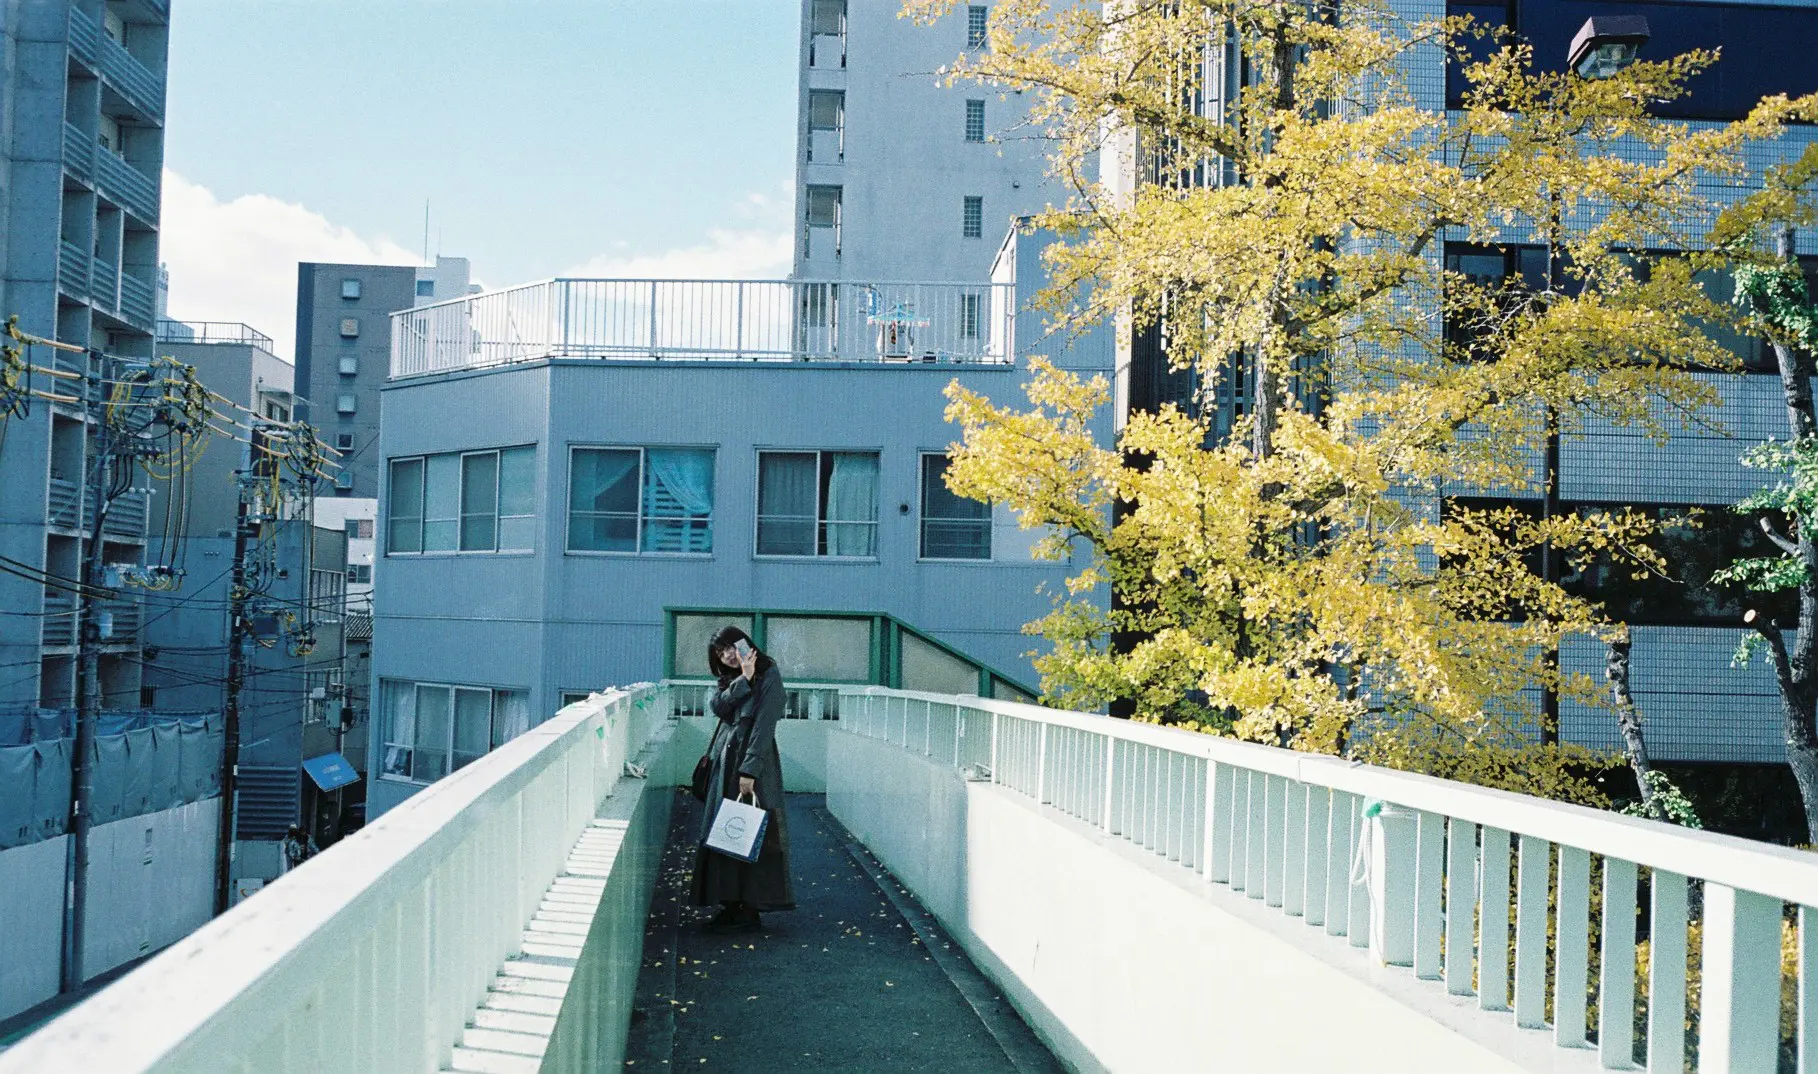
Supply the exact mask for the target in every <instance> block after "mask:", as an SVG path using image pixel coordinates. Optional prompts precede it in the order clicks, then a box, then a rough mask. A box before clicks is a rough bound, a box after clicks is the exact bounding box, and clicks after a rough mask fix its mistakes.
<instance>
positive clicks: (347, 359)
mask: <svg viewBox="0 0 1818 1074" xmlns="http://www.w3.org/2000/svg"><path fill="white" fill-rule="evenodd" d="M340 368H341V375H342V376H344V377H353V376H358V375H359V373H360V359H359V356H358V355H353V354H343V355H342V356H341V366H340Z"/></svg>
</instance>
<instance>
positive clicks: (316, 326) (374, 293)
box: [296, 257, 469, 498]
mask: <svg viewBox="0 0 1818 1074" xmlns="http://www.w3.org/2000/svg"><path fill="white" fill-rule="evenodd" d="M468 286H469V284H468V263H467V260H466V259H465V258H460V257H437V258H436V264H435V265H433V266H427V267H423V266H411V265H333V264H321V263H316V262H310V261H304V262H300V263H299V264H298V265H297V354H296V392H297V395H298V404H297V406H298V411H297V416H298V417H299V418H302V419H306V420H308V421H309V422H311V423H312V424H314V425H315V427H316V429H317V430H318V431H319V432H320V433H321V435H322V439H323V440H325V441H327V442H328V443H329V445H330V446H332V447H334V448H335V449H336V450H337V451H339V452H341V453H342V457H341V458H340V459H339V460H337V461H338V462H339V463H340V464H341V466H342V470H341V476H340V479H339V480H338V481H337V482H336V483H335V486H334V488H333V490H332V494H333V495H337V496H354V497H362V498H371V497H374V496H377V495H378V487H379V481H378V473H379V463H378V455H377V452H378V437H379V388H380V386H381V385H383V384H384V383H385V373H386V370H387V368H388V366H389V363H390V361H391V325H392V322H391V315H392V314H393V313H395V312H397V311H398V310H403V309H409V308H410V307H412V306H417V305H422V304H423V303H426V302H439V301H442V300H444V299H449V298H458V297H460V296H461V295H464V294H466V293H467V290H468Z"/></svg>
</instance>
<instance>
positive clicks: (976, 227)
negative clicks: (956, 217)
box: [960, 194, 985, 239]
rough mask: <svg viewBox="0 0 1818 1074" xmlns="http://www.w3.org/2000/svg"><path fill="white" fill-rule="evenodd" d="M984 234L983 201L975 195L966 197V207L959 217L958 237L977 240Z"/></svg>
mask: <svg viewBox="0 0 1818 1074" xmlns="http://www.w3.org/2000/svg"><path fill="white" fill-rule="evenodd" d="M984 234H985V199H984V198H982V197H980V196H978V195H977V194H967V195H966V206H965V209H964V210H963V211H962V213H961V215H960V235H961V236H962V237H963V238H968V239H977V238H982V237H983V236H984Z"/></svg>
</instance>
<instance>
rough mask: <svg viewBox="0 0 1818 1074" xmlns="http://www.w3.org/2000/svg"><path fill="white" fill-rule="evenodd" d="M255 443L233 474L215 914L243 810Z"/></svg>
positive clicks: (226, 890)
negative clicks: (239, 786)
mask: <svg viewBox="0 0 1818 1074" xmlns="http://www.w3.org/2000/svg"><path fill="white" fill-rule="evenodd" d="M251 476H252V444H251V443H246V444H244V445H242V447H241V448H240V469H238V470H236V471H235V472H234V483H235V486H236V488H237V490H238V493H239V505H238V506H237V507H236V508H235V509H234V562H233V574H232V581H231V582H230V583H229V590H228V612H227V617H228V627H227V703H226V705H225V706H223V710H222V722H223V723H224V724H225V725H226V726H225V735H224V739H223V742H222V750H221V832H220V839H219V841H218V843H217V845H216V852H215V913H217V914H222V913H226V912H227V907H228V905H229V903H230V902H231V901H232V898H233V861H234V828H235V823H236V820H237V815H238V813H239V810H238V809H237V808H235V807H236V804H237V803H236V801H235V795H236V790H235V783H236V777H237V776H238V774H239V765H240V688H241V686H243V685H244V684H245V682H246V639H247V635H246V542H247V539H248V538H249V537H251V536H252V535H253V531H254V529H253V528H254V527H255V526H256V525H258V523H257V522H256V521H255V520H254V518H253V516H252V512H251V511H250V510H248V508H249V507H250V506H251V505H250V504H249V503H248V502H247V498H248V494H249V493H250V492H251V491H252V490H251V489H249V488H248V487H247V482H248V481H249V480H250V478H251Z"/></svg>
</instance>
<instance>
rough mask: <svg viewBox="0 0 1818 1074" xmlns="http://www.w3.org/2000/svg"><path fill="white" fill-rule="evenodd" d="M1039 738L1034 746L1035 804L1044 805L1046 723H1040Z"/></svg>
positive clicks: (1046, 758) (1046, 796)
mask: <svg viewBox="0 0 1818 1074" xmlns="http://www.w3.org/2000/svg"><path fill="white" fill-rule="evenodd" d="M1041 728H1042V730H1041V738H1040V740H1039V741H1038V742H1037V743H1036V746H1035V804H1036V805H1044V804H1046V803H1047V801H1048V794H1047V791H1048V724H1047V721H1043V722H1042V725H1041Z"/></svg>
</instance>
